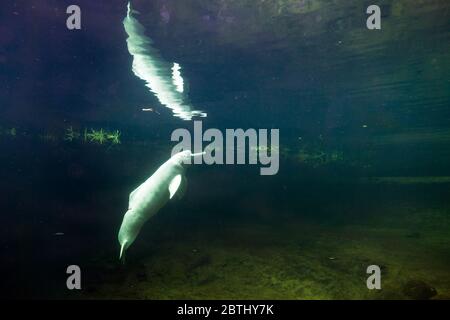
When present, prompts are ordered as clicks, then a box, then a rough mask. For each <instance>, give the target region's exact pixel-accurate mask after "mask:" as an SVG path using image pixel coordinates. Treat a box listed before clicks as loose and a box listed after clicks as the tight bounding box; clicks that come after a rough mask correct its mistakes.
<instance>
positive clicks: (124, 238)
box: [119, 150, 204, 259]
mask: <svg viewBox="0 0 450 320" xmlns="http://www.w3.org/2000/svg"><path fill="white" fill-rule="evenodd" d="M203 154H204V153H194V154H192V153H191V151H189V150H187V151H182V152H179V153H177V154H175V155H173V156H172V157H171V158H170V159H169V160H167V161H166V162H165V163H164V164H162V165H161V166H160V167H159V168H158V170H156V172H155V173H154V174H153V175H152V176H151V177H150V178H148V179H147V180H146V181H145V182H144V183H143V184H141V185H140V186H139V187H138V188H136V189H135V190H134V191H133V192H131V193H130V199H129V204H128V211H127V212H126V213H125V216H124V217H123V221H122V225H121V226H120V230H119V242H120V256H119V258H120V259H122V258H123V257H124V254H125V251H126V250H127V249H128V247H129V246H130V245H131V244H132V243H133V242H134V240H135V239H136V237H137V235H138V234H139V231H140V230H141V228H142V226H143V225H144V223H145V222H146V221H147V220H148V219H150V218H151V217H152V216H154V215H155V214H156V213H157V212H158V210H159V209H161V208H162V207H163V206H164V205H165V204H166V203H167V201H169V199H172V197H173V196H174V195H175V193H177V196H179V197H181V196H182V195H183V194H184V191H185V189H186V178H185V176H184V171H185V168H184V167H183V164H185V163H190V160H191V157H194V156H201V155H203Z"/></svg>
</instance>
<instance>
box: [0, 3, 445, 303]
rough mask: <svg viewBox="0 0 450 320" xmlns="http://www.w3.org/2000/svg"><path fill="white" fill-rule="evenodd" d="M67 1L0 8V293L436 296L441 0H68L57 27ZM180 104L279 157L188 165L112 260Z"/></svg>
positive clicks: (188, 116)
mask: <svg viewBox="0 0 450 320" xmlns="http://www.w3.org/2000/svg"><path fill="white" fill-rule="evenodd" d="M72 2H74V1H66V0H63V1H56V0H30V1H13V0H8V1H3V2H2V3H1V4H0V8H1V10H0V83H1V85H0V148H1V149H0V150H1V152H0V191H1V198H0V199H1V201H0V231H1V235H2V236H1V237H0V247H1V251H0V256H1V263H0V272H1V274H2V280H1V282H0V289H1V290H0V295H1V296H2V297H3V298H19V299H20V298H34V299H54V298H58V299H450V165H449V164H450V77H449V75H450V41H449V40H450V3H449V2H448V1H446V0H427V1H414V2H411V1H407V0H396V1H386V0H380V1H377V3H376V4H377V5H379V7H380V8H381V29H380V30H369V29H368V28H367V26H366V20H367V18H368V16H369V15H368V14H367V13H366V9H367V7H368V6H369V5H371V4H375V3H372V2H367V1H360V0H345V1H344V0H336V1H331V0H269V1H267V0H266V1H264V0H239V1H238V0H229V1H228V0H208V1H204V0H182V1H181V0H153V1H150V0H132V1H131V2H132V5H131V6H130V5H128V2H127V1H121V0H114V1H107V0H99V1H87V0H78V1H76V3H77V4H78V6H79V8H80V9H81V29H79V30H78V29H73V30H70V29H68V28H67V25H66V20H67V19H68V17H69V15H70V14H67V13H66V9H67V7H68V6H69V5H71V4H73V3H72ZM194 120H196V121H202V125H203V128H204V129H206V128H217V129H218V130H220V131H223V132H225V130H226V129H236V128H243V129H249V128H255V129H268V130H270V129H279V147H277V148H272V149H271V150H272V151H271V152H272V155H276V156H277V157H279V170H278V172H277V173H276V174H274V175H260V167H261V166H260V165H259V164H258V165H250V164H247V165H231V164H230V165H225V164H224V165H206V164H202V165H192V166H190V168H189V169H188V170H187V171H186V177H187V180H188V185H187V189H186V192H185V194H184V196H183V197H182V198H181V199H173V200H172V199H171V200H170V201H168V202H167V204H166V205H165V206H163V207H162V208H161V209H160V210H159V212H158V214H156V215H155V216H154V217H152V218H151V219H150V220H149V221H148V222H147V223H146V224H145V225H144V226H143V227H142V229H141V230H140V233H139V235H138V237H137V238H136V240H135V241H134V243H133V244H132V246H130V247H129V248H128V250H127V255H126V261H125V263H122V262H121V261H120V260H119V251H120V244H119V241H118V232H119V228H120V226H121V223H122V220H123V218H124V214H125V212H127V209H128V208H129V195H130V193H131V192H132V191H133V190H134V189H136V187H138V186H139V185H140V184H141V183H142V182H143V181H145V180H146V179H147V178H148V177H150V176H151V175H152V174H153V172H155V170H156V169H157V168H158V167H159V166H160V165H161V164H163V163H164V162H165V161H167V160H168V159H169V158H170V155H171V150H172V148H173V147H174V146H175V144H176V142H173V141H171V134H172V132H173V131H174V130H176V129H179V128H186V129H188V130H189V131H190V132H193V126H194ZM205 145H206V143H205V144H204V146H205ZM69 265H77V266H79V267H80V269H81V286H82V289H81V290H68V289H67V286H66V280H67V277H68V274H67V273H66V269H67V267H68V266H69ZM371 265H376V266H379V268H380V270H381V289H380V290H378V289H374V290H369V289H368V287H367V285H366V280H367V278H368V277H369V276H370V274H368V273H367V267H368V266H371Z"/></svg>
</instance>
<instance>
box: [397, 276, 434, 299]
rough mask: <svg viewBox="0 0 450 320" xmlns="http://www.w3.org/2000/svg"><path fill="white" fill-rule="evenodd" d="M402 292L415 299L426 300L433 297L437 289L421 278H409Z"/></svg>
mask: <svg viewBox="0 0 450 320" xmlns="http://www.w3.org/2000/svg"><path fill="white" fill-rule="evenodd" d="M403 293H404V294H405V295H406V296H408V297H409V298H412V299H415V300H428V299H430V298H432V297H434V296H435V295H436V294H437V291H436V289H435V288H433V287H432V286H430V285H429V284H427V283H426V282H424V281H422V280H409V281H408V282H407V283H406V284H405V285H404V287H403Z"/></svg>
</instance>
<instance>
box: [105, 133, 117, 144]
mask: <svg viewBox="0 0 450 320" xmlns="http://www.w3.org/2000/svg"><path fill="white" fill-rule="evenodd" d="M106 137H107V138H108V139H109V140H110V141H111V142H112V143H113V144H120V131H119V130H116V131H114V132H108V133H107V134H106Z"/></svg>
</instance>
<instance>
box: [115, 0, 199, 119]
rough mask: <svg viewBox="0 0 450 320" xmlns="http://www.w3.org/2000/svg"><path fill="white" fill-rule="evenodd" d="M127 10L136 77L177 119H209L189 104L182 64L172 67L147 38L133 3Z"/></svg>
mask: <svg viewBox="0 0 450 320" xmlns="http://www.w3.org/2000/svg"><path fill="white" fill-rule="evenodd" d="M127 9H128V10H127V16H126V17H125V19H124V20H123V25H124V27H125V31H126V33H127V34H128V38H127V46H128V51H129V52H130V54H131V55H132V56H133V72H134V74H135V75H136V76H137V77H139V78H141V79H142V80H144V81H145V82H146V86H147V87H148V88H149V89H150V91H151V92H152V93H154V94H155V96H156V97H157V98H158V100H159V102H160V103H161V104H162V105H164V106H166V107H167V108H170V109H172V111H173V113H174V115H175V116H176V117H179V118H181V119H183V120H191V119H192V117H194V116H199V117H206V113H204V112H202V111H199V110H194V109H193V108H192V107H191V106H190V105H189V103H188V102H187V97H186V95H185V93H184V80H183V78H182V77H181V72H180V69H181V67H180V65H179V64H178V63H173V64H171V63H169V62H167V61H165V60H164V59H163V58H162V57H161V55H160V54H159V52H158V50H157V49H155V48H154V47H153V41H152V39H150V38H149V37H147V36H146V35H145V28H144V26H143V25H142V24H141V23H139V21H138V20H137V19H136V18H135V17H134V16H133V14H134V13H137V11H135V10H132V8H131V4H130V2H128V6H127Z"/></svg>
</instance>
